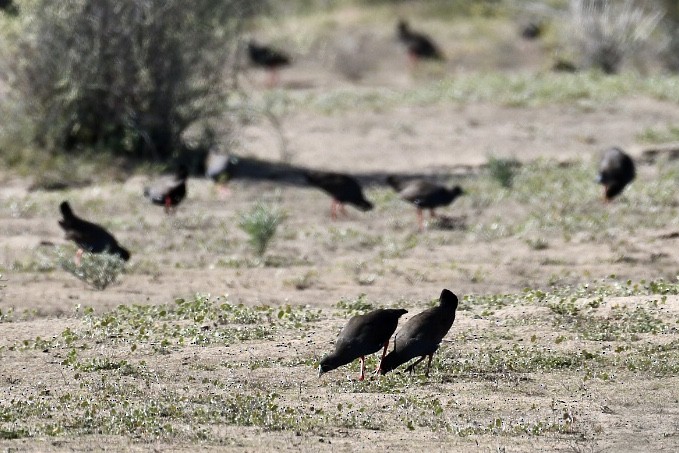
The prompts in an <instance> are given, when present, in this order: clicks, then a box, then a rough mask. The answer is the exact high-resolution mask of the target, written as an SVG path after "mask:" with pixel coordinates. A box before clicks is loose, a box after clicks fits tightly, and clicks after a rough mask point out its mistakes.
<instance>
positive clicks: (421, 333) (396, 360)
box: [380, 289, 457, 376]
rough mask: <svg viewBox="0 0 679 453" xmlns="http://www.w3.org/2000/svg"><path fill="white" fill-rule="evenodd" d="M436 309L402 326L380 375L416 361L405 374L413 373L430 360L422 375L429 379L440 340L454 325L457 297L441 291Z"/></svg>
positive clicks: (445, 290)
mask: <svg viewBox="0 0 679 453" xmlns="http://www.w3.org/2000/svg"><path fill="white" fill-rule="evenodd" d="M439 302H440V303H439V305H438V306H436V307H433V308H430V309H428V310H425V311H423V312H422V313H419V314H417V315H415V316H413V317H412V318H411V319H409V320H408V322H406V323H405V325H404V326H403V327H402V328H401V330H399V332H398V333H397V334H396V337H394V349H393V351H391V352H390V353H389V354H387V356H386V357H385V358H384V360H382V365H381V367H380V373H381V374H386V373H388V372H390V371H391V370H393V369H395V368H397V367H399V366H400V365H402V364H404V363H406V362H407V361H409V360H410V359H414V358H415V357H419V359H418V360H417V361H415V362H414V363H413V364H412V365H410V366H409V367H408V368H406V371H410V372H412V371H413V370H414V369H415V366H416V365H417V364H418V363H420V362H421V361H423V360H424V358H425V357H427V356H429V361H428V362H427V369H426V371H425V375H426V376H429V368H430V367H431V359H432V357H433V356H434V352H436V350H437V349H438V348H439V344H441V340H443V337H445V336H446V334H447V333H448V331H449V330H450V328H451V327H452V326H453V322H454V321H455V310H457V296H456V295H455V294H453V293H452V292H450V291H449V290H447V289H444V290H443V291H441V296H440V297H439Z"/></svg>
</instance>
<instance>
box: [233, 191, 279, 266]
mask: <svg viewBox="0 0 679 453" xmlns="http://www.w3.org/2000/svg"><path fill="white" fill-rule="evenodd" d="M283 219H284V215H283V213H282V212H281V211H280V210H279V209H278V208H275V207H273V206H270V205H266V204H264V203H261V202H259V203H257V204H255V206H254V207H253V208H252V209H251V210H250V211H248V212H245V213H241V215H240V220H239V222H238V226H239V227H240V229H241V230H243V231H245V232H246V233H247V234H248V236H250V239H249V241H248V242H249V243H250V245H252V247H253V248H254V250H255V253H256V254H257V255H258V256H262V255H264V252H265V251H266V248H267V247H268V245H269V242H270V241H271V239H273V237H274V235H275V234H276V229H277V228H278V225H280V223H281V222H282V221H283Z"/></svg>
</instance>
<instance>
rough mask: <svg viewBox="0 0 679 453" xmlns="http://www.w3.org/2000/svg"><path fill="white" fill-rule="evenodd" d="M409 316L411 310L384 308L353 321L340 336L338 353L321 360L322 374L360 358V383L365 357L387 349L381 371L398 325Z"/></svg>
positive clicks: (337, 345) (355, 317)
mask: <svg viewBox="0 0 679 453" xmlns="http://www.w3.org/2000/svg"><path fill="white" fill-rule="evenodd" d="M406 313H408V310H403V309H393V308H386V309H384V308H380V309H377V310H373V311H371V312H370V313H366V314H364V315H358V316H354V317H353V318H351V319H350V320H349V322H348V323H347V325H346V326H344V328H343V329H342V331H341V332H340V334H339V336H338V337H337V342H336V343H335V351H334V352H333V353H331V354H329V355H327V356H325V357H324V358H323V360H321V365H320V366H319V367H318V375H319V376H320V375H322V374H323V373H327V372H328V371H332V370H334V369H335V368H338V367H341V366H342V365H346V364H347V363H351V362H353V361H354V360H356V359H360V360H361V375H360V376H359V378H358V380H359V381H362V380H363V379H365V356H367V355H369V354H373V353H375V352H377V351H379V350H380V348H384V349H383V350H382V358H381V359H380V365H379V366H378V368H377V370H376V372H378V371H379V370H380V368H381V367H382V360H384V355H385V354H386V352H387V346H388V345H389V339H390V338H391V336H392V335H393V334H394V331H395V330H396V326H397V325H398V319H399V318H400V317H401V316H403V315H404V314H406Z"/></svg>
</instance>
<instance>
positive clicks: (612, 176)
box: [597, 147, 636, 202]
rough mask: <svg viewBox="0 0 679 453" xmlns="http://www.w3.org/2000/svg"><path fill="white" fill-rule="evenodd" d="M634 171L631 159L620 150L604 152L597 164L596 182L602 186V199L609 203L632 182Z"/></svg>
mask: <svg viewBox="0 0 679 453" xmlns="http://www.w3.org/2000/svg"><path fill="white" fill-rule="evenodd" d="M635 176H636V171H635V169H634V162H633V161H632V158H631V157H630V156H629V155H627V154H626V153H625V152H624V151H623V150H621V149H620V148H616V147H613V148H610V149H608V150H606V152H605V153H604V155H603V158H602V159H601V163H600V164H599V176H598V177H597V182H598V183H599V184H602V185H603V186H604V199H605V201H607V202H608V201H611V200H612V199H613V198H615V197H616V196H617V195H618V194H620V192H622V190H623V189H624V188H625V186H626V185H627V184H629V183H630V182H632V180H634V177H635Z"/></svg>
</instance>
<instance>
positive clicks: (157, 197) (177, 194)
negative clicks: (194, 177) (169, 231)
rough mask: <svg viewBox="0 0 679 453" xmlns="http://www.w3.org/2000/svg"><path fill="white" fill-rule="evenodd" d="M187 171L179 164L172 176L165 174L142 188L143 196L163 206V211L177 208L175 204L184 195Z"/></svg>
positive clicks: (168, 211) (179, 201) (166, 211)
mask: <svg viewBox="0 0 679 453" xmlns="http://www.w3.org/2000/svg"><path fill="white" fill-rule="evenodd" d="M188 175H189V172H188V170H187V169H186V167H185V166H183V165H180V166H179V168H178V169H177V173H175V175H174V176H166V177H163V178H161V179H158V180H157V181H154V182H153V184H152V185H150V186H148V187H146V188H144V196H145V197H146V198H148V199H149V200H151V202H152V203H153V204H158V205H162V206H164V207H165V213H166V214H169V213H170V212H171V211H173V210H174V209H176V208H177V205H179V203H181V201H182V200H183V199H184V197H186V178H187V177H188Z"/></svg>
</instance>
